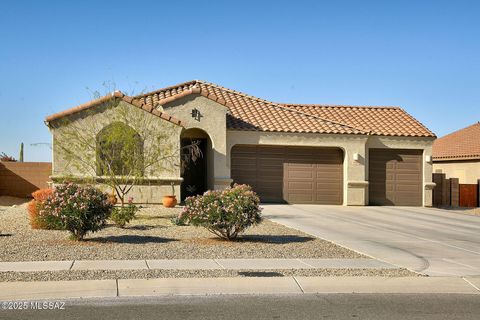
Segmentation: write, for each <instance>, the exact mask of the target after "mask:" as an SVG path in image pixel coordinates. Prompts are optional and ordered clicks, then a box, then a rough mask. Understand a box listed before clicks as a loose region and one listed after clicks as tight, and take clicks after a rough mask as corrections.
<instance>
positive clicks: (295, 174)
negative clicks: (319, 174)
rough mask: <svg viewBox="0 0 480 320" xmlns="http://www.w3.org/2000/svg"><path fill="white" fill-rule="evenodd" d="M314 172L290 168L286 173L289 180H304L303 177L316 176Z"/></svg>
mask: <svg viewBox="0 0 480 320" xmlns="http://www.w3.org/2000/svg"><path fill="white" fill-rule="evenodd" d="M314 174H315V173H314V172H311V171H301V170H295V171H293V170H288V171H287V172H286V173H285V175H287V177H288V179H289V180H303V179H312V180H313V178H314V176H313V175H314Z"/></svg>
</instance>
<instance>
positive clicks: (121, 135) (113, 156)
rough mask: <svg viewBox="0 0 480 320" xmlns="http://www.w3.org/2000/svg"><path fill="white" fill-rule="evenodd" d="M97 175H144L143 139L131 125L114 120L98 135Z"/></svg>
mask: <svg viewBox="0 0 480 320" xmlns="http://www.w3.org/2000/svg"><path fill="white" fill-rule="evenodd" d="M96 146H97V175H99V176H108V175H118V176H142V175H143V140H142V137H141V136H140V135H139V134H138V133H137V132H136V131H135V130H134V129H133V128H132V127H130V126H128V125H126V124H125V123H123V122H114V123H112V124H110V125H108V126H106V127H105V128H103V129H102V130H101V131H100V132H99V133H98V135H97V141H96Z"/></svg>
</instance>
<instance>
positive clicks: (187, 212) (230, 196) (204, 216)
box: [179, 185, 262, 240]
mask: <svg viewBox="0 0 480 320" xmlns="http://www.w3.org/2000/svg"><path fill="white" fill-rule="evenodd" d="M259 204H260V199H259V197H258V196H257V194H256V193H255V192H253V191H252V188H251V187H250V186H247V185H234V186H233V187H232V188H227V189H225V190H223V191H207V192H205V193H204V194H203V195H201V196H196V197H189V198H187V199H186V200H185V207H184V209H183V212H182V216H181V217H180V218H179V219H180V220H181V221H184V222H188V223H189V224H191V225H193V226H202V227H205V228H206V229H207V230H208V231H210V232H212V233H213V234H215V235H217V236H219V237H221V238H223V239H227V240H232V239H235V238H236V237H237V235H238V234H239V233H241V232H243V231H245V229H247V228H248V227H250V226H252V225H255V224H257V223H260V222H261V220H262V218H261V208H260V207H259Z"/></svg>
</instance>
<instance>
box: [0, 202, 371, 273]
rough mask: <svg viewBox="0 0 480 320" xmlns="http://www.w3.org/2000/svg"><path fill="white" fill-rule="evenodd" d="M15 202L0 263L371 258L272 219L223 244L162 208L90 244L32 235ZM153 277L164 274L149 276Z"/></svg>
mask: <svg viewBox="0 0 480 320" xmlns="http://www.w3.org/2000/svg"><path fill="white" fill-rule="evenodd" d="M10 200H11V199H10ZM16 203H17V204H16V206H6V204H9V203H6V201H5V199H3V202H2V200H1V199H0V246H1V248H2V250H1V251H0V261H32V260H33V261H37V260H108V259H200V258H212V259H214V258H366V257H365V256H363V255H361V254H358V253H356V252H353V251H351V250H348V249H345V248H343V247H340V246H338V245H336V244H333V243H331V242H328V241H324V240H321V239H318V238H314V237H312V236H310V235H307V234H305V233H302V232H300V231H297V230H294V229H290V228H287V227H285V226H283V225H280V224H276V223H273V222H271V221H268V220H265V221H264V222H263V223H261V224H260V225H258V226H255V227H252V228H251V229H248V230H247V232H246V233H245V234H244V235H242V236H241V237H240V238H239V239H238V240H237V241H234V242H228V241H224V240H220V239H218V238H216V237H215V236H214V235H212V234H211V233H210V232H208V231H207V230H205V229H204V228H195V227H191V226H176V225H174V224H172V223H171V221H170V219H171V217H172V216H174V215H176V214H178V212H179V210H180V209H179V208H174V209H166V208H163V207H162V206H148V207H145V208H142V209H141V210H140V212H139V213H138V214H137V219H135V220H133V221H132V222H131V223H130V224H129V225H127V226H126V227H125V228H124V229H122V228H118V227H116V226H114V225H113V224H109V225H108V226H107V228H105V229H103V230H101V231H99V232H97V233H89V234H88V235H87V237H86V241H82V242H75V241H71V240H69V239H68V232H67V231H53V230H32V229H31V228H30V225H29V224H28V213H27V211H26V204H25V203H24V204H18V203H21V201H18V202H16ZM2 204H3V206H2ZM152 272H153V273H158V272H160V271H158V270H157V271H148V272H147V273H146V274H151V273H152ZM163 272H165V271H163ZM4 276H5V274H3V275H2V277H4Z"/></svg>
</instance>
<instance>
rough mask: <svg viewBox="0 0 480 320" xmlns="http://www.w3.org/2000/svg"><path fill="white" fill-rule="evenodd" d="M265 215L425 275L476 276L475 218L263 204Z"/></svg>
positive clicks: (479, 244) (479, 258)
mask: <svg viewBox="0 0 480 320" xmlns="http://www.w3.org/2000/svg"><path fill="white" fill-rule="evenodd" d="M263 207H264V211H263V214H264V216H265V217H267V218H269V219H271V220H273V221H275V222H278V223H281V224H284V225H286V226H289V227H292V228H295V229H299V230H301V231H304V232H306V233H309V234H311V235H314V236H317V237H320V238H323V239H326V240H329V241H332V242H335V243H337V244H339V245H341V246H344V247H347V248H350V249H352V250H355V251H358V252H361V253H364V254H366V255H369V256H372V257H374V258H376V259H379V260H382V261H385V262H388V263H391V264H394V265H397V266H401V267H405V268H408V269H410V270H413V271H417V272H420V273H422V274H427V275H430V276H480V216H473V215H466V214H461V213H456V212H452V211H448V210H441V209H433V208H417V207H345V206H320V205H263Z"/></svg>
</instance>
